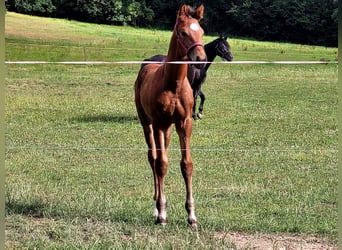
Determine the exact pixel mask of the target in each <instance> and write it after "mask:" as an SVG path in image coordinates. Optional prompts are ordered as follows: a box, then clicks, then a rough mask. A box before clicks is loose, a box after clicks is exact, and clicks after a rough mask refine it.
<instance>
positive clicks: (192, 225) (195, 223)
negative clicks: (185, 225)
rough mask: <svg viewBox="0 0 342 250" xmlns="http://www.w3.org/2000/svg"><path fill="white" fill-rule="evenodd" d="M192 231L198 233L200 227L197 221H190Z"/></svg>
mask: <svg viewBox="0 0 342 250" xmlns="http://www.w3.org/2000/svg"><path fill="white" fill-rule="evenodd" d="M188 222H189V225H190V227H191V229H193V230H195V231H197V229H198V226H197V221H188Z"/></svg>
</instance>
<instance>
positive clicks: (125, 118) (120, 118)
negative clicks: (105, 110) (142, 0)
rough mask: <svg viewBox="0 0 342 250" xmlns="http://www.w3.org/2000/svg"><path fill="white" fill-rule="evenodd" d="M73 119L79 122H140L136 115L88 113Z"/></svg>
mask: <svg viewBox="0 0 342 250" xmlns="http://www.w3.org/2000/svg"><path fill="white" fill-rule="evenodd" d="M71 120H73V121H77V122H85V123H92V122H112V123H127V122H138V117H137V116H135V115H107V114H99V115H86V116H80V117H75V118H72V119H71Z"/></svg>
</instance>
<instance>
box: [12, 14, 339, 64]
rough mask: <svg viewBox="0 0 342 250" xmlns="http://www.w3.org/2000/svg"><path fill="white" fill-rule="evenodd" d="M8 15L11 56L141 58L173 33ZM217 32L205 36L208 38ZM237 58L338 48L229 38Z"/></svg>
mask: <svg viewBox="0 0 342 250" xmlns="http://www.w3.org/2000/svg"><path fill="white" fill-rule="evenodd" d="M41 20H42V19H41V18H39V17H33V16H25V15H21V14H16V13H11V12H9V13H7V15H6V44H7V48H6V60H11V61H15V60H48V61H66V60H70V61H77V60H89V61H92V60H101V61H121V60H139V59H144V58H146V57H149V56H151V55H153V54H157V53H164V54H165V53H166V52H167V48H168V43H169V38H170V35H171V32H169V31H158V30H146V29H134V28H131V27H114V26H106V25H96V24H88V23H79V22H75V21H67V20H56V19H49V18H44V19H43V20H44V21H43V23H44V25H42V21H41ZM213 39H214V37H204V42H209V41H211V40H213ZM229 42H230V44H231V46H232V49H233V52H234V56H235V60H256V59H257V60H271V61H272V60H314V61H315V60H316V61H319V60H323V59H324V60H329V61H334V60H337V49H334V48H325V47H317V46H305V45H294V44H286V43H271V42H258V41H249V40H241V39H229Z"/></svg>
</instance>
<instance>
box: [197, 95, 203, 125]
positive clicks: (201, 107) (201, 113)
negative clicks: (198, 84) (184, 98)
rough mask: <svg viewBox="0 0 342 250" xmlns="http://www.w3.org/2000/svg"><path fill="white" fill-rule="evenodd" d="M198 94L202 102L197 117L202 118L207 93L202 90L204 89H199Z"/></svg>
mask: <svg viewBox="0 0 342 250" xmlns="http://www.w3.org/2000/svg"><path fill="white" fill-rule="evenodd" d="M198 95H199V96H200V98H201V102H200V105H199V108H198V111H199V112H198V114H197V117H198V118H199V119H202V117H203V106H204V101H205V95H204V93H203V92H202V90H201V89H200V90H199V91H198Z"/></svg>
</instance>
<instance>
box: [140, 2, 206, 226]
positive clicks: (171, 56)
mask: <svg viewBox="0 0 342 250" xmlns="http://www.w3.org/2000/svg"><path fill="white" fill-rule="evenodd" d="M203 11H204V6H203V5H200V6H199V7H198V8H197V9H193V8H191V7H190V6H188V5H185V4H183V5H182V6H181V7H180V8H179V11H178V15H177V20H176V24H175V26H174V30H173V33H172V37H171V40H170V45H169V50H168V54H167V56H166V60H165V64H149V65H146V66H145V67H143V68H141V70H140V72H139V74H138V77H137V79H136V81H135V87H134V88H135V105H136V108H137V112H138V116H139V119H140V122H141V125H142V127H143V130H144V135H145V140H146V143H147V146H148V161H149V163H150V165H151V168H152V171H153V176H154V196H153V199H154V201H155V209H154V213H153V214H154V216H155V217H156V224H161V225H165V224H166V197H165V193H164V185H165V184H164V183H165V176H166V173H167V168H168V156H167V148H168V145H169V142H170V139H171V131H172V128H173V125H175V126H176V130H177V134H178V136H179V141H180V149H181V155H182V157H181V162H180V166H181V172H182V175H183V178H184V181H185V186H186V202H185V208H186V211H187V213H188V223H189V224H190V225H191V226H192V227H193V228H197V218H196V216H195V204H194V198H193V195H192V172H193V163H192V158H191V154H190V137H191V133H192V107H193V105H194V98H193V94H192V89H191V86H190V83H189V80H188V79H187V70H188V65H187V64H182V63H177V62H176V61H187V60H190V61H194V62H205V61H206V59H207V57H206V54H205V51H204V46H203V43H202V37H203V33H204V32H203V29H202V28H201V26H200V25H199V20H201V19H202V18H203ZM172 61H174V63H172ZM196 65H197V67H199V68H202V67H203V66H204V64H196Z"/></svg>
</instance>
